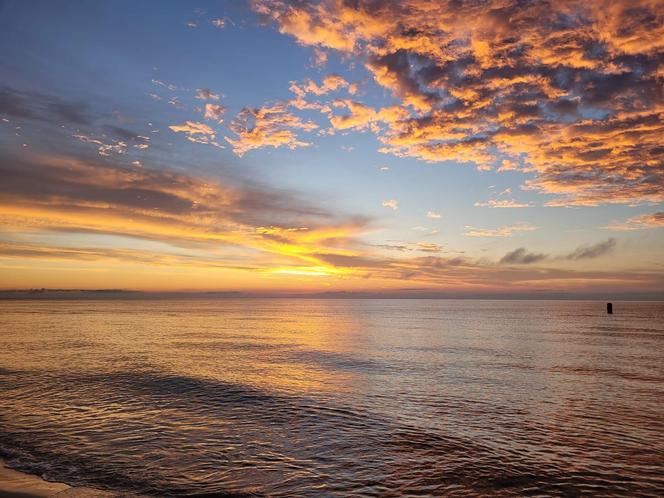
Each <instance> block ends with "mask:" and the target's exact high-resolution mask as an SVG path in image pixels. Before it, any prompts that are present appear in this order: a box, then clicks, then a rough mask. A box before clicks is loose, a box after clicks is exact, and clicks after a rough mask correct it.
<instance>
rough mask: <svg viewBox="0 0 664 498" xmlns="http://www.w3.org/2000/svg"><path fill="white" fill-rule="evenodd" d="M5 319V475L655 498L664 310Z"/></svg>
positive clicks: (662, 409)
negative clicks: (24, 473)
mask: <svg viewBox="0 0 664 498" xmlns="http://www.w3.org/2000/svg"><path fill="white" fill-rule="evenodd" d="M614 313H615V314H614V315H612V316H609V315H606V314H605V304H604V303H602V302H572V301H437V300H277V299H273V300H267V299H266V300H259V299H247V300H244V299H225V300H202V299H201V300H172V301H168V300H160V301H79V302H71V301H34V302H26V301H23V302H19V301H15V302H12V301H4V302H0V456H3V457H4V458H5V459H7V461H8V464H9V465H10V466H12V467H14V468H17V469H19V470H25V471H30V472H33V473H39V474H42V475H44V476H45V477H46V478H48V479H51V480H57V481H63V482H67V483H70V484H74V485H88V486H93V487H98V488H104V489H111V490H117V491H121V492H133V493H138V494H153V495H167V496H170V495H197V494H199V495H200V494H206V493H228V494H256V495H270V496H304V495H308V496H351V495H354V496H393V495H397V494H405V495H411V496H415V495H418V496H426V495H437V496H441V495H442V496H446V495H449V496H476V495H499V496H505V495H519V496H523V495H540V496H547V495H588V494H597V495H623V496H635V495H640V496H663V495H664V303H635V302H631V303H614Z"/></svg>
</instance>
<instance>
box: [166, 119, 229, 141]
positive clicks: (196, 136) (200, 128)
mask: <svg viewBox="0 0 664 498" xmlns="http://www.w3.org/2000/svg"><path fill="white" fill-rule="evenodd" d="M169 128H170V129H171V130H172V131H174V132H175V133H184V134H186V135H187V140H189V141H190V142H195V143H199V144H209V145H214V146H215V147H220V148H223V145H220V144H219V143H217V140H216V138H217V136H216V134H215V132H214V130H213V129H212V128H210V127H209V126H208V125H206V124H205V123H198V122H196V121H186V122H184V123H183V124H181V125H171V126H169Z"/></svg>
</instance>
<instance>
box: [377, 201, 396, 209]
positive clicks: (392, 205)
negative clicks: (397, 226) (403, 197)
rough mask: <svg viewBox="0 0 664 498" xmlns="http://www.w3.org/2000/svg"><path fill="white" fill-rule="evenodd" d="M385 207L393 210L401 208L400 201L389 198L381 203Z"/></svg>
mask: <svg viewBox="0 0 664 498" xmlns="http://www.w3.org/2000/svg"><path fill="white" fill-rule="evenodd" d="M381 205H382V206H383V207H386V208H390V209H393V210H397V209H399V201H397V200H396V199H389V200H387V201H383V202H382V204H381Z"/></svg>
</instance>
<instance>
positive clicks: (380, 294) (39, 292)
mask: <svg viewBox="0 0 664 498" xmlns="http://www.w3.org/2000/svg"><path fill="white" fill-rule="evenodd" d="M206 297H207V298H217V299H233V298H235V299H249V298H253V299H269V298H274V299H279V298H281V299H476V300H521V301H537V300H561V301H563V300H589V301H607V300H608V301H610V300H614V301H621V300H622V301H664V292H657V291H644V292H638V291H636V292H608V291H602V292H573V291H550V290H539V291H538V290H534V291H514V292H498V291H487V292H459V291H456V292H455V291H440V290H434V289H396V290H389V291H321V292H301V291H300V292H297V291H271V292H264V291H232V290H230V291H229V290H209V291H202V290H167V291H146V290H134V289H49V288H30V289H0V300H36V299H60V300H79V299H80V300H84V299H187V298H189V299H192V298H193V299H195V298H206Z"/></svg>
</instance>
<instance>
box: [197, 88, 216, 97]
mask: <svg viewBox="0 0 664 498" xmlns="http://www.w3.org/2000/svg"><path fill="white" fill-rule="evenodd" d="M196 98H197V99H198V100H219V99H220V98H221V97H220V96H219V94H217V93H214V92H213V91H212V90H210V89H209V88H199V89H198V90H196Z"/></svg>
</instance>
